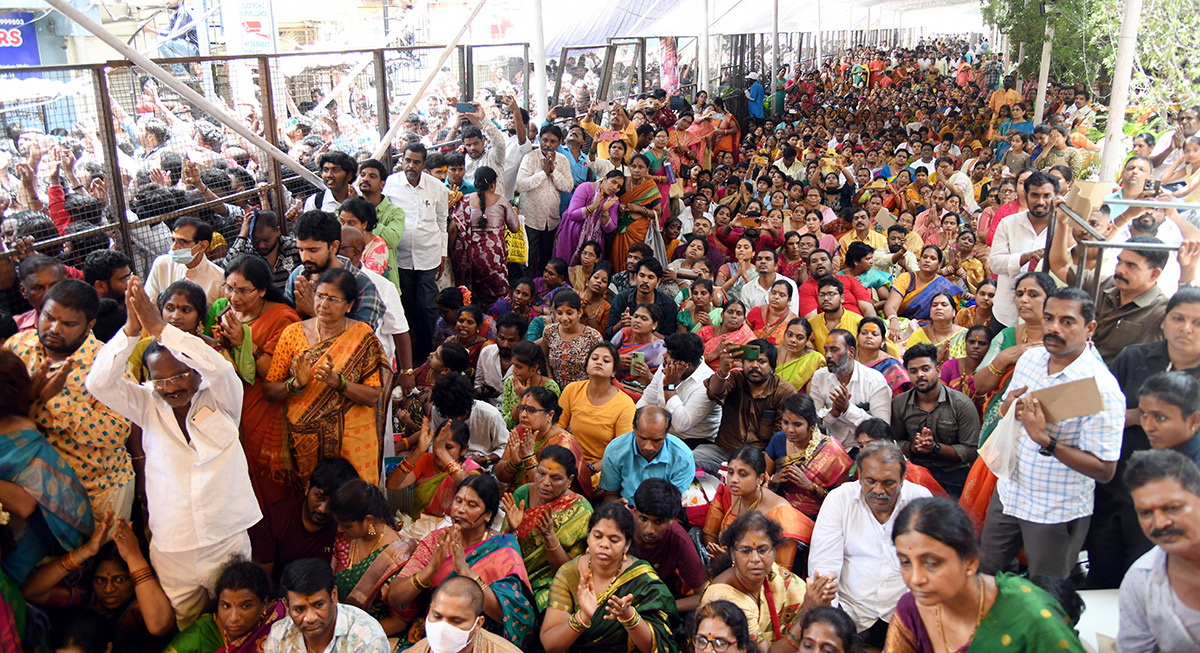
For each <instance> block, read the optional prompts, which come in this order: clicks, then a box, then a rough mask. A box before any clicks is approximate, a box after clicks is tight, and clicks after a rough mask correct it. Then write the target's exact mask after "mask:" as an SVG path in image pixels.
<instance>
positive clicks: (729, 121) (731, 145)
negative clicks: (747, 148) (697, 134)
mask: <svg viewBox="0 0 1200 653" xmlns="http://www.w3.org/2000/svg"><path fill="white" fill-rule="evenodd" d="M712 103H713V106H714V107H716V109H717V111H718V112H719V113H718V114H715V115H714V116H713V119H714V120H716V122H717V125H716V128H715V129H714V130H713V133H714V135H715V136H716V142H715V143H714V144H713V154H714V155H716V154H717V153H720V152H730V153H732V154H733V160H734V162H736V161H737V159H738V154H739V151H738V144H739V143H741V142H742V130H741V129H739V128H738V123H737V120H736V119H735V118H734V117H733V114H732V113H730V112H728V111H726V110H725V100H723V99H721V98H719V97H714V98H713V102H712ZM717 116H720V117H719V118H718V117H717Z"/></svg>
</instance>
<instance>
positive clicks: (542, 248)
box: [509, 125, 575, 270]
mask: <svg viewBox="0 0 1200 653" xmlns="http://www.w3.org/2000/svg"><path fill="white" fill-rule="evenodd" d="M562 135H563V134H562V130H561V129H559V128H558V126H557V125H546V126H545V127H542V131H541V133H540V134H539V135H538V136H539V138H540V140H541V143H540V147H539V148H538V149H537V150H531V151H530V152H529V153H528V154H526V155H525V158H524V159H523V160H522V161H521V163H520V169H519V170H518V171H517V175H516V187H517V192H518V193H520V194H521V202H520V203H519V204H518V205H517V212H518V213H520V214H521V217H523V218H525V234H526V236H528V238H529V267H530V269H533V270H541V269H543V268H544V267H546V261H548V260H550V258H551V257H552V256H554V236H555V234H556V233H557V231H558V223H559V221H560V220H562V213H561V212H560V211H559V210H558V206H559V202H560V200H561V199H562V197H561V196H562V194H563V193H570V192H571V191H573V190H574V189H575V182H574V181H573V180H572V177H571V162H570V161H568V160H567V157H566V156H565V155H564V154H562V153H561V152H559V151H558V145H559V143H561V142H562ZM509 197H510V198H511V193H510V194H509Z"/></svg>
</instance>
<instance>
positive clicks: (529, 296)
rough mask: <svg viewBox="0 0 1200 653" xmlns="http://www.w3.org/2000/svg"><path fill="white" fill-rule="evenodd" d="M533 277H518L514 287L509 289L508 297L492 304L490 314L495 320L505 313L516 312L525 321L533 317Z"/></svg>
mask: <svg viewBox="0 0 1200 653" xmlns="http://www.w3.org/2000/svg"><path fill="white" fill-rule="evenodd" d="M532 309H533V279H529V278H525V279H518V280H516V281H514V282H513V284H512V288H511V289H509V291H508V297H504V298H501V299H500V300H499V301H497V302H496V303H495V304H492V309H491V310H490V311H488V314H489V315H490V316H491V318H492V319H493V320H498V319H500V316H501V315H504V314H505V313H516V314H517V315H520V316H521V319H522V320H524V321H525V322H529V321H530V320H531V319H533V317H534V315H535V313H534V312H533V310H532Z"/></svg>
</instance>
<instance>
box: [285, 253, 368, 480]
mask: <svg viewBox="0 0 1200 653" xmlns="http://www.w3.org/2000/svg"><path fill="white" fill-rule="evenodd" d="M314 285H315V286H316V291H315V292H314V293H313V307H314V309H315V311H316V316H314V317H311V318H309V319H307V320H304V321H303V322H296V323H294V324H289V325H288V326H287V327H285V328H284V330H283V333H282V334H281V335H280V336H279V344H278V345H277V346H276V348H275V356H274V357H273V358H272V360H271V368H270V370H269V371H268V372H267V379H266V380H267V384H266V385H265V386H264V388H263V394H264V395H265V396H266V398H267V399H268V400H269V401H281V400H286V401H287V408H286V410H285V414H284V428H285V429H286V432H287V434H288V439H289V441H290V444H291V451H292V456H293V458H294V460H295V462H294V466H293V469H292V470H291V471H293V472H294V473H295V475H296V480H297V481H299V483H300V484H301V485H303V484H304V483H306V482H307V481H308V475H309V474H311V473H312V470H313V468H314V467H316V466H317V463H318V462H319V461H321V460H322V459H324V458H327V457H335V456H336V457H341V458H345V459H346V460H348V461H349V462H350V464H352V465H354V468H355V469H356V470H358V475H359V478H361V479H363V480H364V481H367V482H369V483H378V482H379V436H378V432H377V429H376V425H375V406H376V404H377V403H378V401H379V392H380V389H379V386H380V383H381V379H380V370H381V369H382V368H383V366H384V365H385V364H386V363H385V362H384V360H383V350H382V348H381V347H380V345H379V340H378V339H377V338H376V337H375V333H374V331H373V330H372V328H371V326H370V325H368V324H365V323H363V322H359V321H357V320H355V319H353V318H351V317H350V315H351V314H352V313H353V312H354V307H355V304H356V303H357V302H358V283H357V282H356V281H355V280H354V275H352V274H350V272H349V271H347V270H345V269H343V268H334V269H330V270H326V271H325V272H323V273H322V274H321V276H320V277H319V278H318V279H317V282H316V284H314Z"/></svg>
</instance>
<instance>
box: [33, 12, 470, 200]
mask: <svg viewBox="0 0 1200 653" xmlns="http://www.w3.org/2000/svg"><path fill="white" fill-rule="evenodd" d="M46 4H49V5H50V6H51V7H54V8H55V9H57V10H58V12H59V13H61V14H62V15H64V16H66V17H67V18H70V19H71V20H73V21H75V22H76V23H78V24H79V26H80V27H82V28H84V29H86V30H87V31H89V32H91V33H92V34H94V35H95V36H96V37H97V38H99V39H100V40H101V41H104V43H105V44H106V45H108V46H109V47H110V48H112V49H114V50H116V51H117V52H119V53H121V54H122V55H124V56H125V58H126V59H128V60H129V61H130V62H132V63H133V64H134V65H136V66H138V67H140V68H141V69H142V70H144V71H146V72H147V73H148V74H149V75H150V76H151V77H153V78H154V79H155V80H157V81H158V83H159V84H162V85H163V86H166V87H167V88H169V89H171V90H172V91H175V92H176V93H178V94H180V95H181V96H183V99H185V100H187V101H188V102H191V103H192V104H194V105H196V106H197V107H199V108H200V110H201V111H204V112H206V113H208V114H210V115H212V116H213V117H214V118H216V119H217V120H219V121H220V122H221V123H222V124H223V125H225V126H226V127H228V128H229V129H231V130H233V131H234V132H235V133H237V134H238V135H239V136H241V137H242V138H245V139H246V140H248V141H250V142H251V143H253V144H254V145H255V146H257V147H259V148H262V149H263V150H265V151H266V152H267V154H268V155H270V156H271V157H272V158H276V159H278V160H279V161H280V162H282V163H285V164H287V165H288V167H290V168H292V169H294V170H295V171H296V172H297V173H299V174H300V175H301V176H302V177H304V179H305V180H307V181H309V182H310V183H312V184H313V185H314V186H316V187H317V188H325V182H323V181H321V178H320V177H318V176H317V175H315V174H313V173H312V171H311V170H309V169H308V168H305V167H304V166H302V165H300V162H298V161H296V160H295V159H293V158H292V157H290V156H288V155H287V154H286V153H285V152H284V151H283V150H280V149H279V148H278V147H275V145H273V144H272V143H270V142H269V141H267V139H265V138H263V137H262V136H259V135H258V134H255V133H254V132H253V131H251V130H250V129H248V128H246V126H245V125H243V124H242V122H241V121H240V120H238V119H237V118H234V117H233V116H230V115H229V114H228V113H227V112H226V111H225V109H222V108H221V107H218V106H217V105H215V104H213V103H212V102H209V101H208V99H207V98H205V97H204V96H203V95H200V94H199V93H197V92H196V91H195V90H193V89H192V88H191V87H190V86H188V85H186V84H184V83H183V82H181V81H179V80H178V79H176V78H175V75H174V74H172V73H170V72H168V71H166V70H164V69H163V68H162V66H159V65H158V64H156V63H154V62H153V61H150V60H149V59H148V58H146V56H145V55H143V54H141V53H140V52H138V51H137V50H135V49H133V48H132V47H130V46H129V45H127V44H126V43H125V42H124V41H122V40H121V39H119V38H117V37H116V36H114V35H113V33H112V32H110V31H108V30H107V29H105V28H104V27H103V26H101V25H100V24H98V23H96V21H94V20H92V19H91V18H88V16H87V14H85V13H83V12H82V11H80V10H79V9H77V8H76V7H75V6H74V5H72V4H71V3H70V1H69V0H46ZM481 4H482V2H481ZM271 137H272V138H274V137H275V134H271Z"/></svg>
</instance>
